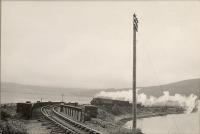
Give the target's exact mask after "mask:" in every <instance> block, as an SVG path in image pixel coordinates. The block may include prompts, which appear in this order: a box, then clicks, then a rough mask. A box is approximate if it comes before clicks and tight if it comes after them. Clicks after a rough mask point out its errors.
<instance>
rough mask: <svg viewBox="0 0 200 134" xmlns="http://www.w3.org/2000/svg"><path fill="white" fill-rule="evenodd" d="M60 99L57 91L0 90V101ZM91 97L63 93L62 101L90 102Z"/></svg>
mask: <svg viewBox="0 0 200 134" xmlns="http://www.w3.org/2000/svg"><path fill="white" fill-rule="evenodd" d="M41 98H42V101H61V100H62V98H61V94H59V93H52V94H50V93H46V94H45V93H43V94H39V93H38V94H37V93H17V92H1V103H17V102H26V101H31V102H37V101H40V100H41ZM91 100H92V97H80V96H79V97H76V96H72V95H69V94H67V93H65V96H64V101H66V102H78V103H81V104H84V103H90V101H91Z"/></svg>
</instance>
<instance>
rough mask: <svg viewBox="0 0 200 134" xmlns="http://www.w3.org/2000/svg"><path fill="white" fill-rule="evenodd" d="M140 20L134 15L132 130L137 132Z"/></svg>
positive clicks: (134, 132)
mask: <svg viewBox="0 0 200 134" xmlns="http://www.w3.org/2000/svg"><path fill="white" fill-rule="evenodd" d="M137 23H138V20H137V18H136V15H135V14H134V15H133V85H132V86H133V109H132V112H133V124H132V132H133V134H136V128H137V121H136V120H137V100H136V32H137Z"/></svg>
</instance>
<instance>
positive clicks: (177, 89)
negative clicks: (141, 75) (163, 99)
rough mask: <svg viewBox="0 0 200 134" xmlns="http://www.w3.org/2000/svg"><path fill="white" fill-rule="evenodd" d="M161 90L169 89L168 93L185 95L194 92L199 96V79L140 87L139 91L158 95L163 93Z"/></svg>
mask: <svg viewBox="0 0 200 134" xmlns="http://www.w3.org/2000/svg"><path fill="white" fill-rule="evenodd" d="M163 91H169V93H170V95H174V94H176V93H178V94H181V95H185V96H189V95H190V94H195V95H197V96H198V97H200V79H190V80H184V81H179V82H174V83H170V84H166V85H160V86H150V87H141V90H140V91H139V92H143V93H145V94H146V95H152V96H156V97H158V96H161V95H162V94H163Z"/></svg>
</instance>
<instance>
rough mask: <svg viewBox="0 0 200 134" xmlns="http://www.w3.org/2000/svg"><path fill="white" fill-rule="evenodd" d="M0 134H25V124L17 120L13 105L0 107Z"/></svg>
mask: <svg viewBox="0 0 200 134" xmlns="http://www.w3.org/2000/svg"><path fill="white" fill-rule="evenodd" d="M0 132H1V134H27V129H26V128H25V123H24V122H23V121H22V120H20V119H19V117H18V115H17V113H16V106H15V105H11V106H8V105H4V106H2V107H1V121H0Z"/></svg>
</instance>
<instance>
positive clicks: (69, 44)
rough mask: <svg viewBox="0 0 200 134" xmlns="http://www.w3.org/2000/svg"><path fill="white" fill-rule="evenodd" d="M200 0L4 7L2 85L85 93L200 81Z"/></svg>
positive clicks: (12, 4)
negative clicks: (134, 18) (134, 20)
mask: <svg viewBox="0 0 200 134" xmlns="http://www.w3.org/2000/svg"><path fill="white" fill-rule="evenodd" d="M199 12H200V2H199V1H192V2H189V1H176V2H172V1H149V2H145V1H142V2H139V1H132V2H131V1H126V2H122V1H116V2H114V1H94V2H92V1H83V2H81V1H76V2H72V1H2V16H1V19H2V21H1V25H2V26H1V27H2V31H1V34H2V35H1V36H2V40H1V81H5V82H15V83H22V84H33V85H44V86H64V87H79V88H127V87H131V85H132V84H131V82H132V55H133V51H132V47H133V41H132V40H133V30H132V28H133V26H132V15H133V13H136V14H137V17H138V20H139V24H138V32H137V79H136V81H137V86H150V85H160V84H166V83H170V82H175V81H180V80H185V79H192V78H199V77H200V38H199V35H200V25H199V24H200V15H199Z"/></svg>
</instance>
